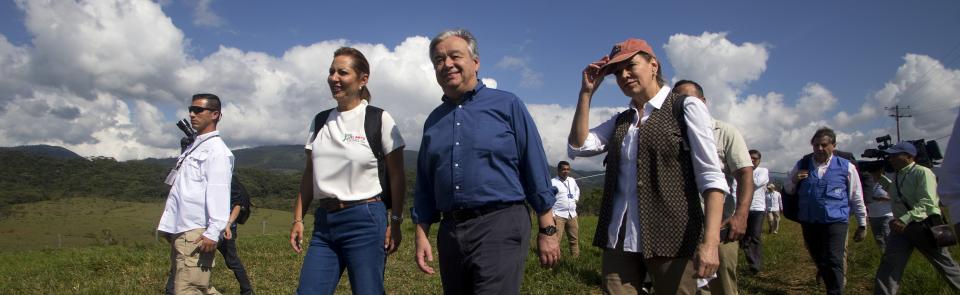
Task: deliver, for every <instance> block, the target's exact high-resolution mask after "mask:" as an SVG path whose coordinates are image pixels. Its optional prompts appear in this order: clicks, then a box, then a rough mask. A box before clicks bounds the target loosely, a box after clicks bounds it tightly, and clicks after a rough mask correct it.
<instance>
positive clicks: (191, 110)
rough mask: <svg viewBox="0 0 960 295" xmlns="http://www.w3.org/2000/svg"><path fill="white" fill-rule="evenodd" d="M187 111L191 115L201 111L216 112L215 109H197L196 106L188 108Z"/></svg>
mask: <svg viewBox="0 0 960 295" xmlns="http://www.w3.org/2000/svg"><path fill="white" fill-rule="evenodd" d="M187 110H189V111H190V112H191V113H194V114H199V113H203V111H217V110H216V109H211V108H205V107H198V106H190V107H188V108H187Z"/></svg>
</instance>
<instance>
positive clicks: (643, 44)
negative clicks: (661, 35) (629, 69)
mask: <svg viewBox="0 0 960 295" xmlns="http://www.w3.org/2000/svg"><path fill="white" fill-rule="evenodd" d="M640 52H644V53H646V54H649V55H650V56H653V57H657V55H656V54H653V48H651V47H650V44H647V41H644V40H643V39H637V38H630V39H627V40H624V41H623V42H620V43H617V44H616V45H613V49H611V50H610V55H608V56H605V57H604V58H603V59H605V60H606V63H605V64H604V65H602V66H600V72H601V73H603V75H607V74H609V73H608V72H607V71H609V70H610V67H608V66H611V65H613V64H616V63H619V62H622V61H625V60H627V59H630V58H632V57H633V56H634V55H636V54H637V53H640Z"/></svg>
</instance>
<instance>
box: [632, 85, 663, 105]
mask: <svg viewBox="0 0 960 295" xmlns="http://www.w3.org/2000/svg"><path fill="white" fill-rule="evenodd" d="M668 95H670V87H667V86H663V87H660V91H657V95H654V96H653V98H651V99H650V100H648V101H647V103H646V104H648V105H650V106H652V107H654V108H657V109H660V107H661V106H663V102H664V101H666V100H667V96H668ZM627 107H628V108H631V109H636V108H637V106H635V105H633V100H632V99H631V100H630V101H628V102H627Z"/></svg>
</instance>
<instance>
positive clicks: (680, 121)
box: [670, 93, 712, 152]
mask: <svg viewBox="0 0 960 295" xmlns="http://www.w3.org/2000/svg"><path fill="white" fill-rule="evenodd" d="M670 95H671V96H673V117H674V118H675V119H677V126H680V137H682V138H683V141H682V142H681V146H680V148H682V149H683V151H685V152H690V138H689V137H687V120H686V116H687V113H686V112H684V111H683V103H684V102H685V101H686V100H687V97H686V96H683V95H679V94H674V93H671V94H670ZM711 124H712V123H711Z"/></svg>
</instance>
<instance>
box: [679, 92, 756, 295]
mask: <svg viewBox="0 0 960 295" xmlns="http://www.w3.org/2000/svg"><path fill="white" fill-rule="evenodd" d="M673 92H675V93H679V94H682V95H686V96H693V97H696V98H699V99H700V100H702V101H703V103H704V104H706V103H707V98H706V96H704V94H703V87H701V86H700V84H699V83H697V82H694V81H690V80H680V81H677V83H674V84H673ZM713 138H714V139H716V141H717V156H719V157H720V164H721V165H722V166H723V168H722V171H723V176H724V178H726V180H727V185H729V186H730V190H731V193H729V194H726V195H725V197H724V200H723V223H722V224H721V228H720V233H721V234H720V238H721V239H722V242H721V243H720V251H719V256H720V267H719V268H718V269H717V278H716V279H714V280H710V283H709V284H708V285H707V286H705V287H702V288H700V290H699V291H700V293H701V294H703V295H707V294H714V295H724V294H731V295H736V294H738V292H739V288H737V254H738V253H737V252H739V251H740V239H742V238H743V234H744V233H745V232H746V228H747V215H748V214H749V212H750V203H751V202H752V200H753V162H752V161H751V159H750V153H749V152H748V150H747V143H746V141H744V140H743V136H741V135H740V131H738V130H737V128H735V127H733V125H730V124H728V123H726V122H723V121H720V120H717V119H713ZM734 188H735V189H734ZM732 191H736V193H735V194H734V193H733V192H732Z"/></svg>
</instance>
